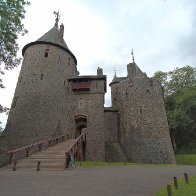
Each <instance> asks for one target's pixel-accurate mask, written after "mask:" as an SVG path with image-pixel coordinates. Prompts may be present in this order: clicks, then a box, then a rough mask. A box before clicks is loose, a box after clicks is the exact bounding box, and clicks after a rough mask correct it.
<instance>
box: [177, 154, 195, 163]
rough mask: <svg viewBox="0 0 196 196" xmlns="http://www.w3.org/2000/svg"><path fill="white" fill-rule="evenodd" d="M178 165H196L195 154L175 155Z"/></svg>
mask: <svg viewBox="0 0 196 196" xmlns="http://www.w3.org/2000/svg"><path fill="white" fill-rule="evenodd" d="M176 162H177V164H178V165H196V154H180V155H176Z"/></svg>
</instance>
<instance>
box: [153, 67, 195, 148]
mask: <svg viewBox="0 0 196 196" xmlns="http://www.w3.org/2000/svg"><path fill="white" fill-rule="evenodd" d="M155 77H156V78H158V79H159V80H160V81H161V83H162V86H163V90H164V97H165V106H166V111H167V117H168V123H169V129H170V135H171V138H172V143H173V146H174V147H175V146H176V147H177V150H178V151H180V150H182V149H185V148H186V149H187V148H189V149H190V148H196V68H193V67H191V66H185V67H182V68H176V69H174V70H173V71H170V72H161V71H159V72H156V73H155Z"/></svg>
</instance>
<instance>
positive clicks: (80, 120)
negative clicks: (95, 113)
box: [75, 115, 87, 138]
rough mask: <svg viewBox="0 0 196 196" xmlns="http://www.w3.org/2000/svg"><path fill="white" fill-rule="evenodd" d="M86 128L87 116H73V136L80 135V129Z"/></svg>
mask: <svg viewBox="0 0 196 196" xmlns="http://www.w3.org/2000/svg"><path fill="white" fill-rule="evenodd" d="M84 128H87V117H86V116H83V115H80V116H76V117H75V138H77V137H78V136H80V134H81V133H82V129H84Z"/></svg>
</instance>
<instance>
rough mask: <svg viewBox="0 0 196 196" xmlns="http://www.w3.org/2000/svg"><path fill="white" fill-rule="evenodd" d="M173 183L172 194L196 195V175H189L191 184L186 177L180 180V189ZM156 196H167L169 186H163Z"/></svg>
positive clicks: (175, 195) (182, 195) (181, 195)
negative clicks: (185, 179)
mask: <svg viewBox="0 0 196 196" xmlns="http://www.w3.org/2000/svg"><path fill="white" fill-rule="evenodd" d="M171 185H172V196H195V195H196V176H193V177H189V184H186V183H185V181H184V179H180V180H178V189H177V190H176V189H175V188H174V185H173V184H171ZM154 196H167V187H164V188H162V189H161V190H160V191H159V192H157V193H155V194H154Z"/></svg>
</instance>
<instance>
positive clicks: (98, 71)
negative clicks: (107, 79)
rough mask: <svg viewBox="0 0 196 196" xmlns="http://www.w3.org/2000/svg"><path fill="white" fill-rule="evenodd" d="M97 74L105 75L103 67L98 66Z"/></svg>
mask: <svg viewBox="0 0 196 196" xmlns="http://www.w3.org/2000/svg"><path fill="white" fill-rule="evenodd" d="M97 75H103V69H102V68H100V67H98V68H97Z"/></svg>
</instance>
